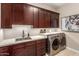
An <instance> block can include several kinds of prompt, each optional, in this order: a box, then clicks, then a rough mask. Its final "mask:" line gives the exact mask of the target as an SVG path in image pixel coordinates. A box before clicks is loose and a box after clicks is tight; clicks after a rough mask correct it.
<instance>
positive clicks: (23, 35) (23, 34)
mask: <svg viewBox="0 0 79 59" xmlns="http://www.w3.org/2000/svg"><path fill="white" fill-rule="evenodd" d="M24 37H25V33H24V30H23V31H22V38H24Z"/></svg>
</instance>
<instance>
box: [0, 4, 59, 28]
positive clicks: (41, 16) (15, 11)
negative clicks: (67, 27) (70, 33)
mask: <svg viewBox="0 0 79 59" xmlns="http://www.w3.org/2000/svg"><path fill="white" fill-rule="evenodd" d="M12 24H15V25H16V24H17V25H33V27H34V28H58V27H59V13H56V12H53V11H49V10H45V9H42V8H39V7H36V6H32V5H29V4H24V3H1V28H11V27H12Z"/></svg>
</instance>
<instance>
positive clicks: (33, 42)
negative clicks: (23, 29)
mask: <svg viewBox="0 0 79 59" xmlns="http://www.w3.org/2000/svg"><path fill="white" fill-rule="evenodd" d="M29 45H35V41H31V42H26V43H25V46H29Z"/></svg>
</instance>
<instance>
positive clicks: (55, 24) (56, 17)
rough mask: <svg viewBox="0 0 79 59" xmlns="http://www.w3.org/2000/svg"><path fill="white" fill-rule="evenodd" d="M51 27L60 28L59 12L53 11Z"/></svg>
mask: <svg viewBox="0 0 79 59" xmlns="http://www.w3.org/2000/svg"><path fill="white" fill-rule="evenodd" d="M51 27H52V28H58V27H59V14H58V13H52V14H51Z"/></svg>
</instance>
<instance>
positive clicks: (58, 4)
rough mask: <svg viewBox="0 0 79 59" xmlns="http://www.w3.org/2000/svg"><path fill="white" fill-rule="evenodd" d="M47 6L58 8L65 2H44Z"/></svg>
mask: <svg viewBox="0 0 79 59" xmlns="http://www.w3.org/2000/svg"><path fill="white" fill-rule="evenodd" d="M46 4H47V5H49V6H52V7H55V8H60V7H61V6H63V5H65V4H66V3H46Z"/></svg>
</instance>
